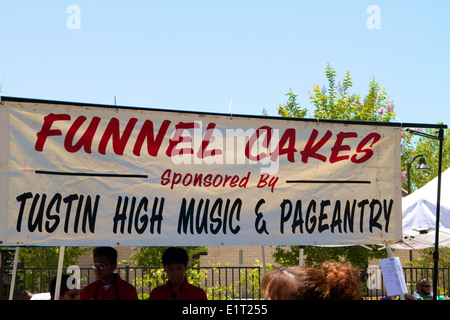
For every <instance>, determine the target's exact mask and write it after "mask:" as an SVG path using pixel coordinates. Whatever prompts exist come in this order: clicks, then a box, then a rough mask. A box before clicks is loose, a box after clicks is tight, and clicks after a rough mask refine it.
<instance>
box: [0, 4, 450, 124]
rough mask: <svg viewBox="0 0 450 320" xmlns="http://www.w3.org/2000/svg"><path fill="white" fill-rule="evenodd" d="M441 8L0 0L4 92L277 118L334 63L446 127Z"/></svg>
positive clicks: (447, 8)
mask: <svg viewBox="0 0 450 320" xmlns="http://www.w3.org/2000/svg"><path fill="white" fill-rule="evenodd" d="M70 6H75V7H76V9H77V10H78V11H71V10H68V9H69V8H71V7H70ZM370 6H376V8H378V10H379V13H380V15H379V16H378V17H379V19H378V20H373V18H374V16H373V14H374V13H375V12H374V11H369V12H368V8H369V7H370ZM76 12H79V16H75V15H74V14H75V13H76ZM449 12H450V2H449V1H445V0H442V1H437V0H431V1H414V0H412V1H411V0H409V1H401V0H397V1H376V0H370V1H365V0H334V1H331V0H328V1H325V0H322V1H299V0H298V1H287V0H281V1H280V0H277V1H270V0H261V1H245V0H241V1H233V0H227V1H211V0H208V1H206V0H205V1H189V0H186V1H136V0H130V1H94V0H90V1H87V0H70V1H66V0H60V1H55V0H54V1H29V0H28V1H23V0H17V1H2V2H0V14H1V19H0V30H1V49H0V81H1V83H2V95H4V96H13V97H24V98H37V99H49V100H62V101H76V102H88V103H100V104H114V96H116V100H117V104H118V105H127V106H139V107H151V108H161V109H176V110H193V111H207V112H220V113H228V112H229V110H230V102H231V112H232V113H234V114H255V115H261V113H262V110H263V109H266V110H267V112H268V114H269V115H276V114H277V112H276V108H277V106H278V105H279V104H280V103H284V102H285V100H286V97H285V94H286V93H287V92H288V91H289V90H290V89H292V90H293V91H294V92H295V93H296V94H298V95H299V99H300V103H301V106H302V107H306V108H308V109H309V110H311V111H312V107H311V106H310V103H309V99H308V98H309V94H308V91H311V89H312V86H313V85H314V84H318V85H319V86H320V87H322V86H323V85H324V84H326V78H325V73H324V71H325V67H326V65H327V63H330V65H331V66H332V67H333V68H335V70H336V72H337V78H338V79H342V78H343V76H344V75H345V72H346V71H347V70H349V71H350V73H351V75H352V78H353V83H354V87H353V92H355V93H361V94H363V95H365V94H366V93H367V90H368V84H369V81H370V80H371V78H372V77H373V76H375V79H376V80H377V81H378V82H379V83H380V85H381V86H382V87H383V88H385V90H386V91H387V93H388V95H389V96H390V99H391V100H393V102H394V104H395V111H396V113H397V121H398V122H412V123H436V122H438V121H443V122H444V123H445V124H449V123H450V105H449V98H448V96H449V93H450V77H449V76H448V75H449V74H450V62H449V58H450V41H449V40H450V39H449V37H450V36H449V34H450V32H449V31H450V22H449V21H450V19H449ZM368 20H369V22H372V24H371V25H373V23H374V21H376V22H377V23H379V24H378V25H376V26H375V28H369V27H368V25H367V22H368ZM68 21H69V26H70V27H68V25H67V23H68ZM76 23H78V24H76ZM369 24H370V23H369ZM74 26H75V27H76V28H73V27H74ZM378 26H379V27H380V28H378ZM78 27H79V28H78Z"/></svg>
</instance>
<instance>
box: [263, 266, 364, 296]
mask: <svg viewBox="0 0 450 320" xmlns="http://www.w3.org/2000/svg"><path fill="white" fill-rule="evenodd" d="M262 289H263V291H264V298H265V299H268V300H269V299H271V300H359V299H362V293H361V286H360V283H359V270H358V269H356V268H353V267H351V266H347V265H344V264H340V263H334V262H332V263H324V264H323V265H322V268H321V269H320V270H319V269H316V268H309V267H301V266H296V267H289V268H278V269H275V270H273V271H271V272H269V273H268V274H267V275H266V276H265V277H264V278H263V282H262Z"/></svg>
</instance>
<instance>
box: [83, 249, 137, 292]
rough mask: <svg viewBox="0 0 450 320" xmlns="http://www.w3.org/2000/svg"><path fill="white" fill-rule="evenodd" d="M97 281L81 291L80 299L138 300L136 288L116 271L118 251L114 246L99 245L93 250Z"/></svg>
mask: <svg viewBox="0 0 450 320" xmlns="http://www.w3.org/2000/svg"><path fill="white" fill-rule="evenodd" d="M93 254H94V263H93V264H92V268H94V270H95V276H96V278H97V281H95V282H93V283H91V284H89V285H88V286H87V287H86V288H84V289H83V291H81V294H80V300H138V296H137V292H136V288H135V287H134V286H133V285H131V284H129V283H128V282H126V281H125V280H122V279H121V278H120V276H119V274H117V273H115V272H114V271H115V270H116V267H117V251H116V249H114V248H112V247H97V248H95V249H94V251H93Z"/></svg>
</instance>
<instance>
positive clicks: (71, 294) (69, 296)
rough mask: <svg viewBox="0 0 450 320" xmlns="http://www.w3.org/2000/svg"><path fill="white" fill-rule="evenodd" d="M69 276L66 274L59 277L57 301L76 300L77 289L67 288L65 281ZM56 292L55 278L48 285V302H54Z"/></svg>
mask: <svg viewBox="0 0 450 320" xmlns="http://www.w3.org/2000/svg"><path fill="white" fill-rule="evenodd" d="M69 278H70V276H69V275H67V274H62V275H61V285H60V289H59V299H58V300H78V289H77V288H71V289H69V287H68V286H67V281H68V280H69ZM55 292H56V277H55V278H54V279H53V280H52V282H51V283H50V300H55Z"/></svg>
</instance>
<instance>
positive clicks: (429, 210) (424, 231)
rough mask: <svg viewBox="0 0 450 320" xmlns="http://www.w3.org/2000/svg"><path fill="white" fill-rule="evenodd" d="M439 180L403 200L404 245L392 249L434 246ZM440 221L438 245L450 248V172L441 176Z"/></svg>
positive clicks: (396, 245)
mask: <svg viewBox="0 0 450 320" xmlns="http://www.w3.org/2000/svg"><path fill="white" fill-rule="evenodd" d="M437 179H438V178H437V177H436V178H434V179H433V180H432V181H430V182H429V183H427V184H426V185H425V186H423V187H422V188H420V189H419V190H417V191H415V192H413V193H411V194H410V195H408V196H406V197H404V198H403V199H402V207H403V209H402V212H403V215H402V225H403V236H404V239H403V243H397V244H393V245H391V247H392V248H393V249H408V250H411V249H413V248H414V249H424V248H429V247H434V245H435V229H436V202H437V201H436V200H437V199H436V195H437V187H438V186H437V184H438V181H437ZM441 185H442V187H441V195H442V197H441V203H440V217H439V218H440V219H439V222H440V223H439V246H440V247H450V169H447V170H446V171H444V172H443V173H442V177H441Z"/></svg>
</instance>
